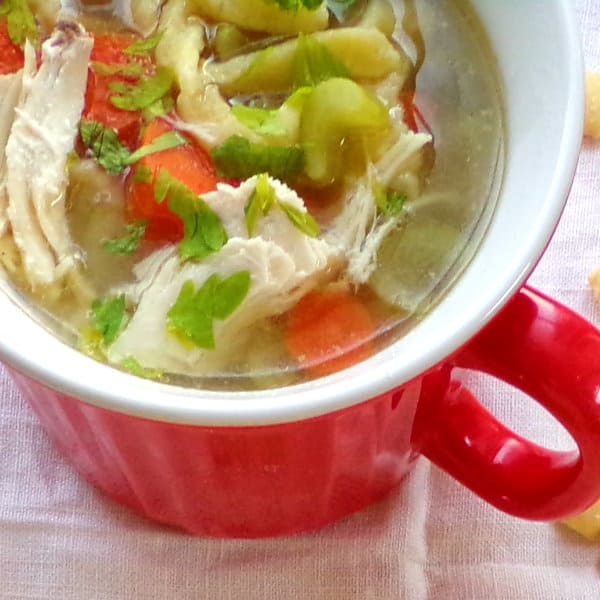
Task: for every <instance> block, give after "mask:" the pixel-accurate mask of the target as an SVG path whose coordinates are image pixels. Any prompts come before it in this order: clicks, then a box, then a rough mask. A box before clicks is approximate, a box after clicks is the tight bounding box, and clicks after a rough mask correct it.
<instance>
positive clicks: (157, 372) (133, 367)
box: [119, 356, 165, 381]
mask: <svg viewBox="0 0 600 600" xmlns="http://www.w3.org/2000/svg"><path fill="white" fill-rule="evenodd" d="M119 364H120V365H121V367H122V368H123V369H125V370H126V371H128V372H129V373H131V374H132V375H137V377H142V378H144V379H153V380H155V381H156V380H159V379H162V378H163V377H164V375H165V372H164V371H162V370H161V369H147V368H146V367H142V365H140V363H139V362H138V361H137V360H136V359H135V358H133V356H129V357H127V358H125V359H123V360H122V361H121V362H120V363H119Z"/></svg>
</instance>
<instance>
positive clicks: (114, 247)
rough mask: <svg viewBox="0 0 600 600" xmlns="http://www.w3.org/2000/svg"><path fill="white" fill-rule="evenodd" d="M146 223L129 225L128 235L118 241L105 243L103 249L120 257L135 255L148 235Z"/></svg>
mask: <svg viewBox="0 0 600 600" xmlns="http://www.w3.org/2000/svg"><path fill="white" fill-rule="evenodd" d="M146 227H147V223H146V221H135V222H134V223H129V225H127V227H126V230H127V235H125V236H124V237H122V238H119V239H116V240H109V241H108V242H105V243H104V245H103V248H104V249H105V250H106V251H107V252H110V253H111V254H116V255H118V256H129V255H130V254H133V253H134V252H135V251H136V250H137V249H138V248H139V247H140V242H141V240H142V238H143V237H144V233H146Z"/></svg>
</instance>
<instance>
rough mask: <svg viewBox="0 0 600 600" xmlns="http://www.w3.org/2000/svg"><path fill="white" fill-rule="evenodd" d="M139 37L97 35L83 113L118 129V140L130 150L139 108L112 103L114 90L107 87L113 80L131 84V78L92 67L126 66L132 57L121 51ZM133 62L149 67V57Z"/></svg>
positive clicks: (136, 134)
mask: <svg viewBox="0 0 600 600" xmlns="http://www.w3.org/2000/svg"><path fill="white" fill-rule="evenodd" d="M137 39H138V38H137V37H136V36H134V35H131V34H123V33H120V34H119V33H112V34H106V35H97V36H96V37H95V38H94V47H93V49H92V55H91V58H90V60H91V63H92V64H91V66H90V70H89V74H88V83H87V90H86V95H85V108H84V111H83V116H84V117H85V118H86V119H88V120H90V121H98V122H99V123H102V124H103V125H104V126H106V127H111V128H112V129H114V130H115V131H116V132H117V135H118V136H119V139H120V140H121V142H122V143H123V144H125V145H126V146H127V147H129V148H130V149H133V148H135V146H136V145H137V142H138V139H139V135H140V129H141V126H142V113H141V112H140V111H128V110H122V109H120V108H117V107H116V106H114V105H113V104H112V103H111V101H110V98H111V96H114V94H115V93H114V92H113V91H112V90H111V89H110V85H111V84H113V83H132V78H131V77H127V76H125V75H123V74H114V75H106V74H103V73H102V72H98V71H97V70H96V69H95V68H94V63H103V64H105V65H110V66H115V65H125V64H127V63H129V62H131V57H128V56H127V55H126V54H123V50H125V48H127V47H128V46H130V45H131V44H132V43H133V42H135V41H136V40H137ZM135 61H136V62H138V63H139V64H141V66H142V68H143V69H145V70H151V68H152V64H151V62H150V60H149V59H148V58H139V57H136V59H135Z"/></svg>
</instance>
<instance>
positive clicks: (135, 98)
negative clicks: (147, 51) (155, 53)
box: [109, 67, 175, 111]
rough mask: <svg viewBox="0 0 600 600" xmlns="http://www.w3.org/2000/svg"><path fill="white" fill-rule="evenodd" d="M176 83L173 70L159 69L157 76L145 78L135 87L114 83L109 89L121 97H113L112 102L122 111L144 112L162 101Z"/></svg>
mask: <svg viewBox="0 0 600 600" xmlns="http://www.w3.org/2000/svg"><path fill="white" fill-rule="evenodd" d="M174 83H175V75H174V74H173V72H172V71H171V69H167V68H165V67H159V68H158V69H157V71H156V74H155V75H152V76H150V77H144V78H142V79H140V81H138V82H137V83H136V84H134V85H126V84H124V83H121V82H113V83H112V84H111V85H110V86H109V87H110V89H111V90H112V91H114V92H116V93H117V94H119V95H117V96H111V97H110V102H111V104H112V105H113V106H116V107H117V108H120V109H121V110H129V111H137V110H143V109H145V108H149V107H151V106H153V105H154V104H156V103H157V102H158V101H159V100H162V98H163V97H164V96H166V95H167V94H168V93H169V92H170V91H171V88H172V87H173V84H174Z"/></svg>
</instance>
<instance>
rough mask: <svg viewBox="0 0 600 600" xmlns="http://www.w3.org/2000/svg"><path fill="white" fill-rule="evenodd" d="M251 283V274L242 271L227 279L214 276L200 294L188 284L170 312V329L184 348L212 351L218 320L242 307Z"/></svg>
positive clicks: (168, 317) (168, 320)
mask: <svg viewBox="0 0 600 600" xmlns="http://www.w3.org/2000/svg"><path fill="white" fill-rule="evenodd" d="M250 282H251V276H250V273H249V272H248V271H239V272H237V273H234V274H233V275H232V276H231V277H228V278H227V279H223V278H222V277H221V276H220V275H217V274H215V275H211V276H210V277H209V278H208V279H207V280H206V281H205V282H204V284H203V285H202V287H201V288H200V289H199V290H197V291H196V288H195V286H194V283H193V281H186V282H185V283H184V284H183V286H182V288H181V291H180V292H179V297H178V298H177V301H176V302H175V304H174V305H173V306H172V308H171V309H170V310H169V312H168V313H167V330H168V331H169V333H171V334H173V335H175V336H176V337H177V338H178V339H179V340H180V341H181V342H182V343H183V344H185V345H190V344H191V345H193V346H197V347H198V348H204V349H206V350H213V349H214V348H215V338H214V331H213V327H214V321H215V319H219V320H221V321H222V320H225V319H226V318H227V317H229V316H230V315H231V314H232V313H233V312H234V311H235V310H236V309H237V308H238V307H239V306H240V304H241V303H242V302H243V301H244V299H245V298H246V296H247V295H248V291H249V290H250Z"/></svg>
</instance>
